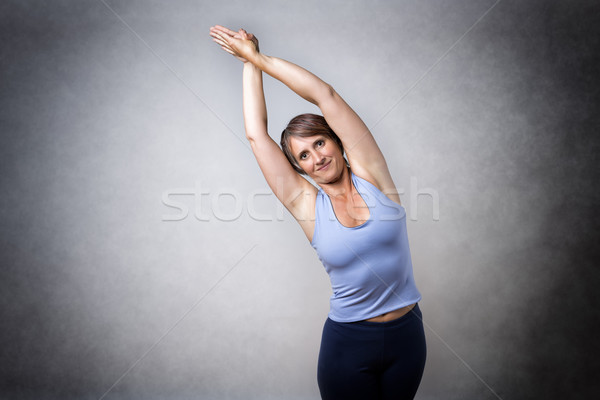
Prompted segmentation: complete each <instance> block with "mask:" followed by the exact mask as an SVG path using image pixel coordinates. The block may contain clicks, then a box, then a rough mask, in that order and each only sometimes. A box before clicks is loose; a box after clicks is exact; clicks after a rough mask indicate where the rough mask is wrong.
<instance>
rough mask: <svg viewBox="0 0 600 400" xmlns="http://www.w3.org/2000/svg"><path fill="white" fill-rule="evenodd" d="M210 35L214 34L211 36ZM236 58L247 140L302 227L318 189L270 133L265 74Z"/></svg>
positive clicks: (241, 34)
mask: <svg viewBox="0 0 600 400" xmlns="http://www.w3.org/2000/svg"><path fill="white" fill-rule="evenodd" d="M211 32H212V29H211ZM229 32H230V33H231V34H232V36H233V35H239V37H240V38H241V39H242V40H249V38H250V34H248V33H246V32H245V31H243V30H240V32H239V33H236V32H233V31H229ZM211 36H213V35H212V34H211ZM213 37H214V36H213ZM215 41H216V42H217V43H219V44H221V46H222V47H224V48H223V49H224V50H226V51H228V52H229V53H231V54H233V55H236V54H235V53H234V52H232V50H231V49H230V48H229V47H228V46H227V45H226V43H223V42H222V41H220V40H215ZM248 43H250V42H248ZM253 43H254V44H255V45H256V48H257V49H258V40H255V38H253ZM249 45H250V44H249ZM236 56H237V57H238V59H240V60H241V61H243V62H244V69H243V79H242V87H243V110H244V126H245V129H246V138H247V139H248V141H249V142H250V146H251V147H252V152H253V153H254V156H255V157H256V160H257V162H258V165H259V167H260V169H261V171H262V173H263V175H264V176H265V179H266V181H267V183H268V184H269V187H270V188H271V190H272V191H273V193H274V194H275V196H276V197H277V198H278V199H279V200H280V201H281V203H282V204H283V205H284V206H285V207H286V208H287V209H288V210H289V211H290V212H291V214H292V215H293V216H294V217H295V218H296V219H297V220H298V221H299V222H300V224H301V225H303V222H301V221H308V220H309V215H307V213H309V212H310V206H309V204H308V202H307V201H306V200H307V198H308V196H306V194H310V193H314V192H316V188H315V187H314V186H313V185H312V184H310V183H309V182H308V181H307V180H306V179H304V178H303V177H301V176H300V174H298V173H297V172H296V171H295V170H294V169H293V168H292V166H291V165H290V163H289V162H288V160H287V158H286V157H285V155H284V154H283V151H281V149H280V148H279V146H278V145H277V143H276V142H275V141H274V140H273V139H272V138H271V137H270V136H269V134H268V131H267V107H266V104H265V96H264V91H263V81H262V71H261V70H260V68H258V67H257V66H255V65H253V64H252V63H250V62H248V60H247V59H246V58H244V57H240V56H239V55H236ZM303 228H304V226H303ZM311 233H312V232H311Z"/></svg>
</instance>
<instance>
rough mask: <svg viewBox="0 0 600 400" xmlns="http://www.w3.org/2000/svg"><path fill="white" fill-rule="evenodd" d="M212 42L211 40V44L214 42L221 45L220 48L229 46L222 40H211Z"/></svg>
mask: <svg viewBox="0 0 600 400" xmlns="http://www.w3.org/2000/svg"><path fill="white" fill-rule="evenodd" d="M212 40H213V42H215V43H217V44H219V45H221V46H229V45H228V44H227V42H225V41H223V40H221V39H217V38H213V39H212Z"/></svg>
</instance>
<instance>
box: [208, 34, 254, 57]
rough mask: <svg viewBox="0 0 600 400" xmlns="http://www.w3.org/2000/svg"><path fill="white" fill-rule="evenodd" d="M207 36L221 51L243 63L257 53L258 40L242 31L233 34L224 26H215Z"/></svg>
mask: <svg viewBox="0 0 600 400" xmlns="http://www.w3.org/2000/svg"><path fill="white" fill-rule="evenodd" d="M209 34H210V36H211V37H212V38H213V41H214V42H215V43H217V44H218V45H220V46H221V48H222V49H223V50H225V51H226V52H228V53H229V54H231V55H233V56H234V57H236V58H237V59H238V60H240V61H242V62H244V63H246V62H248V61H249V60H251V59H252V57H254V56H256V54H258V53H259V49H258V39H257V38H256V36H254V35H253V34H251V33H248V32H246V31H245V30H244V29H240V30H239V31H237V32H235V31H232V30H231V29H227V28H225V27H224V26H221V25H215V26H211V27H210V33H209Z"/></svg>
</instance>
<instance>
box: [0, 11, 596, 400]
mask: <svg viewBox="0 0 600 400" xmlns="http://www.w3.org/2000/svg"><path fill="white" fill-rule="evenodd" d="M110 8H112V10H111V9H110ZM599 14H600V7H599V6H598V2H596V1H593V0H589V1H566V0H564V1H541V0H537V1H516V0H513V1H509V0H504V1H500V2H497V1H495V0H461V1H444V0H436V1H433V0H427V1H417V0H406V1H396V2H391V1H390V2H384V1H376V2H372V1H335V2H333V1H330V2H317V1H303V2H297V3H292V2H283V1H281V2H276V1H257V2H244V1H229V2H221V3H220V4H219V3H218V2H216V1H210V2H209V1H170V2H158V1H116V0H106V2H105V3H103V2H100V1H92V0H88V1H75V0H71V1H17V0H14V1H3V2H2V3H0V32H1V36H0V41H1V42H0V43H1V57H0V68H1V69H0V71H1V77H2V79H1V80H0V85H1V86H0V96H1V103H0V104H1V109H0V129H1V133H2V145H1V147H0V167H1V175H0V179H1V181H0V182H1V183H0V187H1V190H2V192H1V194H2V195H1V196H0V201H1V208H0V210H1V213H2V214H1V229H0V232H1V236H0V251H1V258H0V260H1V269H0V279H1V280H0V282H1V283H0V285H1V286H0V289H1V293H0V301H1V305H2V307H1V311H0V312H1V314H0V317H1V323H2V328H1V330H0V357H1V358H0V359H1V362H0V397H1V398H7V399H41V398H44V399H100V398H105V399H167V398H168V399H195V398H201V399H317V398H318V389H317V385H316V358H317V354H318V346H319V340H320V334H321V328H322V324H323V322H324V320H325V318H326V315H327V311H328V298H329V295H330V288H329V281H328V278H327V275H326V273H325V272H324V270H323V268H322V266H321V265H320V264H319V260H318V258H317V257H316V254H315V253H314V251H313V249H312V248H311V247H310V245H309V243H308V241H307V240H306V239H305V237H304V236H303V234H302V231H301V230H300V228H299V227H298V226H297V224H296V222H295V221H294V220H293V218H291V216H290V215H289V214H288V213H287V212H286V211H282V210H281V207H278V206H277V203H276V200H275V198H274V197H273V196H272V195H271V196H268V195H258V196H255V197H253V199H254V200H253V201H250V200H249V196H251V195H252V194H253V193H257V192H258V193H259V194H260V193H266V192H267V185H266V183H265V181H264V179H263V177H262V175H261V174H260V171H259V169H258V167H257V165H256V161H255V159H254V157H253V155H252V153H251V152H250V150H249V148H248V146H247V145H246V144H245V140H244V132H243V122H242V112H241V71H242V68H241V64H240V63H239V62H238V61H237V60H235V59H234V58H233V57H231V56H229V55H227V54H225V53H224V52H222V51H221V50H220V49H219V48H218V47H217V46H216V45H214V43H213V42H212V41H211V40H210V38H209V36H208V28H209V26H211V25H213V24H222V25H226V26H229V27H231V28H235V29H238V28H240V27H243V28H246V29H247V30H248V31H250V32H254V33H255V34H256V35H257V36H258V37H259V39H260V40H261V49H262V50H263V52H265V53H266V54H269V55H274V56H278V57H282V58H285V59H288V60H290V61H293V62H296V63H298V64H300V65H302V66H304V67H306V68H308V69H309V70H311V71H313V72H315V73H316V74H317V75H319V76H321V77H322V78H323V79H324V80H326V81H327V82H329V83H331V84H332V85H333V86H334V87H335V88H336V89H337V90H338V92H339V93H341V94H342V95H343V96H344V98H345V99H346V100H347V102H348V103H349V104H351V105H352V106H353V107H354V108H355V110H356V111H357V112H358V113H359V115H361V116H362V117H363V119H364V120H365V122H366V123H367V125H368V126H369V127H370V128H371V130H372V132H373V133H374V135H375V136H376V138H377V140H378V142H379V143H380V146H381V147H382V149H383V151H384V153H385V155H386V157H387V159H388V163H389V166H390V169H391V172H392V175H393V177H394V179H395V181H396V183H397V185H398V187H399V188H400V189H402V190H404V194H403V195H402V199H403V201H404V203H405V205H406V207H407V210H408V211H409V213H413V215H414V214H415V213H416V214H417V215H416V218H413V219H411V220H410V221H409V234H410V240H411V246H412V252H413V263H414V266H415V277H416V280H417V284H418V286H419V288H420V290H421V292H422V294H423V300H422V302H421V307H422V310H423V314H424V320H425V323H426V324H427V328H426V332H427V338H428V350H429V353H428V363H427V367H426V370H425V375H424V377H423V381H422V385H421V388H420V391H419V395H418V398H419V399H497V398H502V399H533V398H560V399H564V398H590V397H591V393H593V392H595V393H596V395H597V394H598V393H599V392H600V390H599V386H598V385H599V384H598V380H597V376H598V367H599V363H598V361H597V356H598V353H599V345H598V342H597V340H595V339H596V336H597V333H595V332H594V331H592V328H591V327H593V326H594V324H596V325H597V324H598V322H600V321H599V316H598V290H597V287H598V284H599V283H600V282H599V277H598V275H599V274H598V266H597V263H598V259H599V257H598V246H597V241H598V240H597V236H596V232H597V230H598V228H599V225H600V224H599V219H598V216H597V215H598V211H597V209H596V208H597V206H598V205H599V203H600V201H599V200H600V199H599V192H598V190H597V188H596V182H597V180H596V178H597V177H598V157H597V154H598V151H599V141H598V139H597V138H596V136H595V135H596V133H597V132H596V131H597V126H598V117H597V116H596V115H597V103H598V87H599V85H598V74H597V73H596V70H597V65H598V63H597V58H596V53H597V52H598V49H600V44H599V39H598V38H599V32H600V29H598V28H597V27H598V26H599V22H600V21H598V19H599V18H598V15H599ZM265 92H266V96H267V106H268V108H269V118H270V120H269V128H270V132H271V134H272V136H273V137H274V138H278V136H279V133H280V132H281V129H282V128H283V126H284V125H285V123H286V122H287V121H288V120H289V119H290V118H291V117H292V116H294V115H296V114H299V113H302V112H310V111H316V109H315V108H314V106H312V105H310V104H308V103H306V102H304V101H303V100H301V99H299V98H298V97H297V96H295V95H294V94H293V93H291V92H290V91H289V90H288V89H287V88H285V87H284V86H283V85H282V84H280V83H279V82H276V81H274V80H272V79H271V78H265ZM411 182H412V186H411ZM426 190H429V191H430V192H434V193H436V194H437V196H438V199H439V208H436V207H434V204H435V202H434V201H433V198H432V197H431V196H428V195H419V196H418V197H416V201H415V196H416V195H417V192H418V191H426ZM178 193H179V194H178ZM185 193H187V194H185ZM193 193H196V195H194V194H193ZM201 193H207V194H204V195H201ZM219 193H221V194H223V193H233V194H235V197H234V196H233V195H227V194H225V195H219ZM165 202H166V203H168V204H172V203H174V202H177V203H180V204H183V206H184V207H187V208H188V215H187V217H186V218H182V217H181V214H182V211H181V210H180V209H178V208H173V207H168V206H167V204H165ZM417 204H418V210H417V209H416V207H417ZM249 208H250V211H249ZM434 208H435V210H434ZM195 209H196V210H195ZM434 211H439V219H438V220H434V216H435V215H434ZM258 214H260V215H262V216H263V218H262V219H267V220H260V219H261V218H259V217H260V215H258ZM178 215H179V216H178ZM195 215H197V216H198V218H197V217H196V216H195ZM172 219H175V220H172ZM177 219H178V220H177Z"/></svg>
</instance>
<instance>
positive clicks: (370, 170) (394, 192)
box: [350, 162, 402, 205]
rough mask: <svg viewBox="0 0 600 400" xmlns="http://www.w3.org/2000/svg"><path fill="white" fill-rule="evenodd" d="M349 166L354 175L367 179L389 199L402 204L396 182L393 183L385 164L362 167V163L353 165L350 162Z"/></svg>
mask: <svg viewBox="0 0 600 400" xmlns="http://www.w3.org/2000/svg"><path fill="white" fill-rule="evenodd" d="M350 168H351V169H352V172H353V173H354V175H356V176H358V177H360V178H362V179H364V180H366V181H368V182H369V183H371V184H372V185H373V186H375V187H376V188H377V189H379V190H380V191H381V192H382V193H383V194H385V195H386V196H387V197H388V198H389V199H390V200H392V201H393V202H396V203H398V204H400V205H402V203H401V201H400V195H399V194H398V189H397V188H396V184H395V183H394V180H393V179H392V175H391V174H390V171H389V169H388V168H387V165H386V164H384V165H382V166H376V165H370V166H366V167H364V166H362V165H356V163H355V165H352V163H351V162H350Z"/></svg>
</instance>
